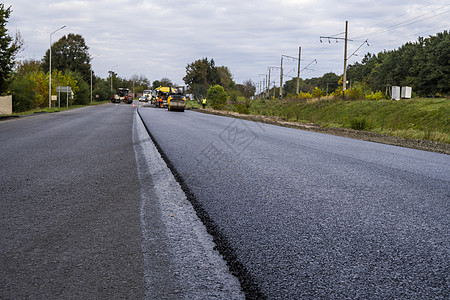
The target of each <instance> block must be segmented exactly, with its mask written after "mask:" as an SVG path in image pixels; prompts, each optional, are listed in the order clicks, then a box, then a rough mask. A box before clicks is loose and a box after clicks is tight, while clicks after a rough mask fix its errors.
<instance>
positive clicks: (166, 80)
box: [152, 77, 173, 90]
mask: <svg viewBox="0 0 450 300" xmlns="http://www.w3.org/2000/svg"><path fill="white" fill-rule="evenodd" d="M160 86H173V83H172V81H171V80H170V79H169V78H165V77H164V78H161V80H155V81H153V83H152V90H154V89H156V88H158V87H160Z"/></svg>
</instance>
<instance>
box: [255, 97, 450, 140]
mask: <svg viewBox="0 0 450 300" xmlns="http://www.w3.org/2000/svg"><path fill="white" fill-rule="evenodd" d="M250 112H251V113H255V114H262V115H270V116H272V115H275V116H279V117H283V118H286V117H290V119H291V120H292V118H295V119H297V120H304V121H306V122H313V123H317V124H320V125H322V126H339V127H345V128H354V129H357V130H370V131H374V132H379V133H385V134H390V135H396V136H401V137H406V138H419V139H430V140H433V141H438V142H444V143H450V134H449V132H450V119H449V118H448V116H449V115H450V101H449V100H448V99H425V98H415V99H403V100H400V101H392V100H378V101H367V100H352V101H350V100H343V99H342V98H337V99H322V100H319V101H308V102H305V101H289V100H282V101H266V102H265V103H261V102H260V101H259V100H258V101H253V102H252V105H251V107H250Z"/></svg>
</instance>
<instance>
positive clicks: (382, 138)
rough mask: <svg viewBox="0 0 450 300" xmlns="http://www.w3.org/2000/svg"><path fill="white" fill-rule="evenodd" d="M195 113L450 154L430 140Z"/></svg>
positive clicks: (224, 113) (209, 111)
mask: <svg viewBox="0 0 450 300" xmlns="http://www.w3.org/2000/svg"><path fill="white" fill-rule="evenodd" d="M192 110H194V111H198V112H202V113H207V114H213V115H219V116H227V117H233V118H238V119H243V120H249V121H255V122H261V123H266V124H272V125H278V126H283V127H289V128H297V129H302V130H308V131H315V132H322V133H326V134H332V135H338V136H343V137H349V138H353V139H358V140H364V141H370V142H376V143H382V144H387V145H394V146H400V147H407V148H413V149H418V150H424V151H431V152H437V153H444V154H450V144H445V143H439V142H434V141H429V140H420V139H406V138H402V137H397V136H391V135H386V134H380V133H375V132H369V131H359V130H353V129H348V128H339V127H320V126H319V125H317V124H314V123H297V122H287V121H285V120H284V119H282V118H280V117H276V116H261V115H246V114H240V113H237V112H231V111H220V110H213V109H192Z"/></svg>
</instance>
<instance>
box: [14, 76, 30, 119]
mask: <svg viewBox="0 0 450 300" xmlns="http://www.w3.org/2000/svg"><path fill="white" fill-rule="evenodd" d="M10 89H11V91H12V95H13V98H12V99H13V102H12V105H13V111H14V112H24V111H27V110H31V109H33V108H34V105H33V99H35V98H36V85H35V81H34V80H33V78H32V77H31V76H18V77H15V78H13V80H12V81H11V85H10Z"/></svg>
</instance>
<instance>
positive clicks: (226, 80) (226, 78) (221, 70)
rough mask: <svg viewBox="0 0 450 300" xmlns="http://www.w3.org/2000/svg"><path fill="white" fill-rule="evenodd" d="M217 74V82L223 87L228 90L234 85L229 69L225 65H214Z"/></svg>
mask: <svg viewBox="0 0 450 300" xmlns="http://www.w3.org/2000/svg"><path fill="white" fill-rule="evenodd" d="M216 70H217V74H218V76H219V84H220V85H221V86H223V88H224V89H225V90H226V91H227V92H230V91H231V90H232V89H234V87H235V85H236V84H235V83H234V81H233V76H232V75H231V72H230V69H228V67H225V66H220V67H216Z"/></svg>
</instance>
